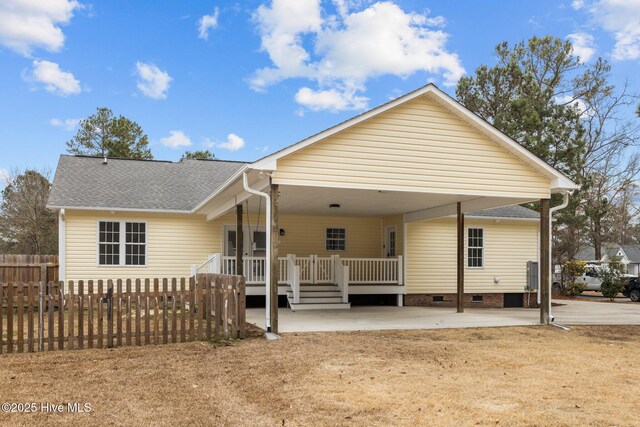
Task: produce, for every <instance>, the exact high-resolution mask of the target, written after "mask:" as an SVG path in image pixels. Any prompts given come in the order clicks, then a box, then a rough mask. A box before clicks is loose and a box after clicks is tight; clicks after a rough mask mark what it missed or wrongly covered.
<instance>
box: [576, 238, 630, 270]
mask: <svg viewBox="0 0 640 427" xmlns="http://www.w3.org/2000/svg"><path fill="white" fill-rule="evenodd" d="M595 253H596V251H595V249H594V248H593V246H583V247H582V248H580V250H579V251H578V253H577V254H576V256H575V259H577V260H579V261H584V262H587V263H591V264H604V265H606V264H607V263H608V262H609V260H611V259H616V260H618V261H620V262H621V263H622V266H623V268H624V269H625V271H626V272H627V273H628V274H633V275H634V276H638V275H640V245H636V244H628V245H618V244H615V243H605V244H603V245H602V249H601V255H602V256H601V258H600V259H596V255H595Z"/></svg>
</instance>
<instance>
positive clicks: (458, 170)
mask: <svg viewBox="0 0 640 427" xmlns="http://www.w3.org/2000/svg"><path fill="white" fill-rule="evenodd" d="M274 182H276V183H278V184H286V185H307V186H320V187H322V186H326V187H345V186H348V187H351V188H363V189H384V190H396V191H415V192H425V193H444V194H451V193H454V194H466V195H469V194H470V195H478V196H503V197H522V196H530V197H532V198H544V197H549V180H548V179H547V178H545V177H543V176H542V175H541V174H539V173H538V172H537V171H535V170H534V169H533V168H531V167H530V166H528V165H526V164H525V163H524V162H522V161H521V160H520V159H518V158H517V157H515V156H514V155H513V154H511V153H509V152H507V151H506V150H505V149H503V148H502V147H500V146H499V145H498V144H497V143H495V142H493V141H491V140H489V139H488V138H486V137H485V136H484V135H482V134H481V133H479V132H478V131H476V130H475V129H474V128H472V127H471V126H470V125H468V124H466V123H464V122H463V121H462V120H460V119H459V118H457V117H456V116H454V115H453V114H451V113H450V112H448V111H447V110H445V109H444V108H443V107H441V106H440V105H438V104H437V103H436V102H434V101H433V100H431V99H430V98H428V97H426V96H422V97H420V98H416V99H414V100H412V101H410V102H407V103H406V104H402V105H400V106H398V107H396V108H394V109H391V110H389V111H386V112H384V113H382V114H380V115H378V116H375V117H373V118H371V119H369V120H366V121H364V122H362V123H359V124H357V125H355V126H352V127H350V128H348V129H346V130H344V131H342V132H340V133H338V134H335V135H333V136H331V137H328V138H327V139H325V140H322V141H320V142H318V143H315V144H313V145H311V146H309V147H306V148H304V149H302V150H300V151H297V152H294V153H292V154H290V155H289V156H286V157H284V158H282V159H279V160H278V164H277V170H276V172H275V175H274Z"/></svg>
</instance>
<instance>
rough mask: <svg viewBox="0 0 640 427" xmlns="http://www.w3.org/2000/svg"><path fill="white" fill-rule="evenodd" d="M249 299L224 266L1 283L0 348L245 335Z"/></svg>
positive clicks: (43, 348)
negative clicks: (188, 272)
mask: <svg viewBox="0 0 640 427" xmlns="http://www.w3.org/2000/svg"><path fill="white" fill-rule="evenodd" d="M245 299H246V294H245V279H244V277H242V276H230V275H220V274H199V275H198V276H197V277H191V278H188V279H187V278H181V279H175V278H173V279H153V280H149V279H145V280H139V279H137V280H131V279H127V280H121V279H118V280H106V281H103V280H98V281H95V282H94V281H92V280H89V281H86V282H85V281H82V280H80V281H77V282H74V281H69V282H68V283H67V284H66V286H65V283H63V282H59V283H54V282H49V283H43V282H40V283H17V284H3V285H2V286H0V302H2V305H3V306H4V307H5V308H4V309H0V324H1V325H2V329H1V330H0V332H1V335H0V336H1V338H2V340H1V341H0V354H2V353H3V352H4V353H14V352H18V353H22V352H34V351H52V350H74V349H84V348H94V347H95V348H103V347H109V348H111V347H121V346H125V345H126V346H133V345H136V346H139V345H146V344H167V343H176V342H185V341H196V340H228V339H230V338H245V337H246V326H245V319H246V315H245V305H246V301H245ZM0 307H1V306H0Z"/></svg>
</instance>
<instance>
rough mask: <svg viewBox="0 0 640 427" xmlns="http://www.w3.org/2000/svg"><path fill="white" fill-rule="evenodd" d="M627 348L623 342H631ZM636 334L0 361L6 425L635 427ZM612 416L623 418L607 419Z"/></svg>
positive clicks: (461, 336)
mask: <svg viewBox="0 0 640 427" xmlns="http://www.w3.org/2000/svg"><path fill="white" fill-rule="evenodd" d="M623 338H624V339H623ZM639 352H640V327H637V326H636V327H632V326H625V327H595V326H594V327H578V328H575V329H574V330H573V331H571V332H566V331H562V330H560V329H557V328H544V327H517V328H491V329H458V330H424V331H398V332H395V331H375V332H374V331H372V332H357V333H315V334H287V335H284V336H283V338H282V339H280V340H277V341H267V340H265V339H263V338H252V339H248V340H244V341H233V342H231V343H230V344H229V345H217V344H212V343H185V344H170V345H162V346H145V347H132V348H121V349H114V350H106V349H104V350H82V351H65V352H51V353H44V354H16V355H10V356H3V357H1V358H0V390H2V391H3V392H2V401H3V402H38V403H40V402H51V403H65V404H66V403H67V402H88V403H91V406H92V411H91V412H90V413H88V414H69V413H63V414H52V413H49V414H45V413H36V414H6V413H0V424H12V425H33V424H34V423H38V424H42V423H47V424H52V425H60V424H68V423H74V424H93V425H97V424H100V425H105V424H106V425H139V424H147V425H148V424H151V425H174V424H176V423H180V424H185V425H187V424H188V425H192V424H193V425H253V426H260V425H269V426H274V425H279V426H282V425H285V426H286V425H363V426H365V425H366V426H369V425H412V426H413V425H425V424H431V425H434V424H436V425H453V424H457V425H476V424H479V425H489V424H491V425H496V424H499V425H503V424H506V425H531V424H533V425H612V424H614V425H632V424H634V423H637V408H636V405H635V403H634V402H633V399H629V396H637V395H639V394H640V382H639V381H638V379H637V375H636V374H635V373H634V372H635V370H633V369H628V367H629V366H633V365H634V364H635V363H636V358H637V354H638V353H639ZM611 408H615V410H611Z"/></svg>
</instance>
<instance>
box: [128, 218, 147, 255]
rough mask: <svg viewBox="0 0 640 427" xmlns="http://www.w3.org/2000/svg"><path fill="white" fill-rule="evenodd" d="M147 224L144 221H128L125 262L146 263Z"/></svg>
mask: <svg viewBox="0 0 640 427" xmlns="http://www.w3.org/2000/svg"><path fill="white" fill-rule="evenodd" d="M146 228H147V225H146V224H145V223H144V222H127V223H126V230H127V238H126V240H125V254H126V258H125V264H126V265H145V258H146V252H147V250H146V246H147V239H146V237H147V233H146Z"/></svg>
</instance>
